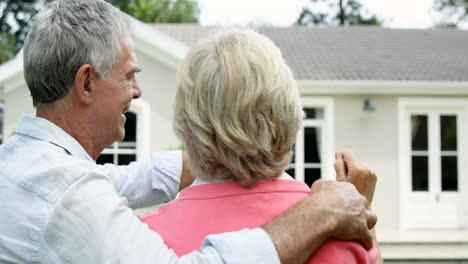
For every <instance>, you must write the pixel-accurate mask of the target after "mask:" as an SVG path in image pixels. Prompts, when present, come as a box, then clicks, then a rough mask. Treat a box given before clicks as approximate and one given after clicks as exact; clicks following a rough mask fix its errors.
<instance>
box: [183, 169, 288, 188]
mask: <svg viewBox="0 0 468 264" xmlns="http://www.w3.org/2000/svg"><path fill="white" fill-rule="evenodd" d="M276 179H277V180H294V178H293V177H291V176H289V175H288V174H287V173H286V172H283V173H282V174H281V175H280V176H279V177H278V178H276ZM230 181H233V180H232V179H217V178H213V179H202V178H200V177H196V178H195V180H194V181H193V183H192V186H196V185H203V184H210V183H220V182H230Z"/></svg>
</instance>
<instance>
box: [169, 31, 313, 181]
mask: <svg viewBox="0 0 468 264" xmlns="http://www.w3.org/2000/svg"><path fill="white" fill-rule="evenodd" d="M303 115H304V114H303V111H302V105H301V102H300V96H299V92H298V89H297V87H296V82H295V80H294V78H293V75H292V73H291V70H290V69H289V67H288V66H287V65H286V63H285V62H284V59H283V57H282V55H281V52H280V50H279V49H278V48H277V47H276V46H275V45H274V44H273V42H272V41H271V40H270V39H268V38H267V37H265V36H263V35H261V34H259V33H256V32H254V31H250V30H226V31H223V32H218V33H217V34H215V35H214V36H213V37H211V38H209V39H207V40H205V41H203V42H201V43H199V44H198V45H196V46H195V47H193V48H192V49H191V50H190V51H189V52H188V54H187V56H186V57H185V59H184V62H183V64H182V66H181V69H180V70H179V71H178V73H177V95H176V100H175V119H174V130H175V132H176V134H177V136H178V137H179V139H180V140H181V141H182V143H184V144H185V145H186V148H187V153H188V155H189V167H190V169H191V170H192V172H193V173H194V174H195V175H196V176H198V177H202V178H203V177H204V178H207V177H223V178H232V179H234V180H236V181H238V182H240V183H241V184H242V185H243V186H252V185H254V184H255V183H256V181H257V180H259V179H271V178H275V177H278V176H279V175H280V174H281V173H282V171H283V170H284V169H285V168H286V166H287V165H288V163H289V162H290V160H291V155H292V146H293V144H294V142H295V139H296V135H297V132H298V129H299V128H300V126H301V122H302V118H303Z"/></svg>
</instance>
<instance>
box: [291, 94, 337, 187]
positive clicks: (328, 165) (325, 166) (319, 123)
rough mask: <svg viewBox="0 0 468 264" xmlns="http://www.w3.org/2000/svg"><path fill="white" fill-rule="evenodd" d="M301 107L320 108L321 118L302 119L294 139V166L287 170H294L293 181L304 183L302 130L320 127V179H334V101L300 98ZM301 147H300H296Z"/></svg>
mask: <svg viewBox="0 0 468 264" xmlns="http://www.w3.org/2000/svg"><path fill="white" fill-rule="evenodd" d="M301 101H302V107H303V109H305V108H322V109H323V118H322V119H321V120H317V119H309V120H307V119H304V121H303V124H302V126H301V128H300V129H299V131H298V135H297V138H296V143H295V144H296V147H295V148H294V149H295V150H294V151H295V152H294V155H295V160H294V166H293V167H288V168H294V174H295V179H296V180H297V181H301V182H305V175H304V172H305V168H306V166H305V160H304V143H305V142H304V128H306V127H320V128H321V134H322V139H323V142H322V145H321V151H322V153H321V166H320V169H321V171H320V175H321V179H327V180H330V179H336V174H335V173H334V169H333V162H334V155H333V153H334V151H333V149H334V135H335V134H334V125H333V120H334V101H333V98H332V97H316V96H313V97H309V96H302V97H301ZM297 146H301V147H297Z"/></svg>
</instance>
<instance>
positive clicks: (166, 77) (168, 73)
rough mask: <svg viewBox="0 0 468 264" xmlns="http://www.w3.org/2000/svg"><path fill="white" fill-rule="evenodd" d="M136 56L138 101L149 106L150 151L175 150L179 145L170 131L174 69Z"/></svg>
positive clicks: (141, 56)
mask: <svg viewBox="0 0 468 264" xmlns="http://www.w3.org/2000/svg"><path fill="white" fill-rule="evenodd" d="M137 57H138V61H139V63H140V66H141V67H142V69H143V70H142V72H141V73H138V74H137V80H138V82H139V83H140V86H141V87H142V91H143V95H142V97H141V99H143V100H144V101H146V102H147V103H149V105H150V108H151V114H150V126H149V127H150V131H149V135H150V136H149V138H150V142H149V144H150V146H151V147H150V150H151V151H164V150H168V149H175V148H177V147H178V146H179V141H178V140H177V138H176V137H175V135H174V133H173V130H172V119H173V110H172V104H173V102H174V97H175V91H176V90H175V73H176V70H175V69H173V68H171V67H169V66H166V65H164V64H161V63H160V62H158V61H155V60H153V59H151V58H148V57H147V56H145V55H144V54H141V53H139V52H137Z"/></svg>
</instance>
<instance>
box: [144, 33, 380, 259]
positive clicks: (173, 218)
mask: <svg viewBox="0 0 468 264" xmlns="http://www.w3.org/2000/svg"><path fill="white" fill-rule="evenodd" d="M302 119H303V111H302V106H301V102H300V97H299V93H298V89H297V87H296V83H295V80H294V78H293V75H292V73H291V71H290V69H289V67H288V66H287V65H286V63H285V62H284V60H283V58H282V56H281V52H280V50H279V49H278V48H277V47H276V46H275V45H274V44H273V42H272V41H271V40H270V39H268V38H266V37H265V36H262V35H260V34H258V33H255V32H253V31H240V30H233V31H226V32H221V33H218V34H217V35H215V36H214V37H212V38H210V39H208V40H206V41H204V42H202V43H200V44H198V45H197V46H195V47H194V48H193V49H191V50H190V52H189V53H188V55H187V56H186V58H185V61H184V63H183V65H182V68H181V69H180V71H179V72H178V76H177V95H176V101H175V120H174V129H175V131H176V134H177V136H178V137H179V139H180V140H181V141H182V142H183V143H184V144H185V146H186V147H187V154H188V156H189V167H190V169H191V171H192V174H193V175H194V176H195V177H196V179H195V182H194V183H193V185H192V186H191V187H189V188H187V189H185V190H184V191H182V192H181V193H180V196H179V198H178V199H177V200H175V201H173V202H171V203H169V204H166V205H164V206H161V207H160V208H159V210H158V211H157V212H154V213H151V214H149V215H147V216H145V217H143V218H142V221H144V222H146V223H147V224H148V225H149V227H150V228H151V229H153V230H156V231H157V232H158V233H159V234H160V235H161V236H162V237H163V238H164V241H165V242H166V244H167V245H168V246H169V247H170V248H173V249H174V251H175V252H176V254H178V255H184V254H186V253H189V252H191V251H193V250H197V249H199V248H200V246H201V243H202V242H203V239H204V238H205V237H206V236H207V235H209V234H215V233H222V232H227V231H235V230H240V229H243V228H254V227H258V226H261V225H263V224H264V223H266V222H267V221H269V220H271V219H272V218H274V217H275V216H278V215H279V214H281V213H282V212H283V211H285V210H286V209H288V208H289V207H291V206H292V205H294V204H295V203H296V202H298V201H300V200H302V199H304V198H305V197H307V196H308V194H309V192H310V188H309V187H308V186H307V185H305V184H304V183H301V182H298V181H295V180H294V179H293V178H291V177H290V176H289V175H287V174H286V173H285V172H284V170H285V168H286V167H287V166H288V163H289V162H290V160H291V155H292V146H293V144H294V142H295V139H296V134H297V132H298V130H299V128H300V127H301V122H302ZM239 254H242V253H241V252H239ZM377 256H378V252H377V250H376V249H375V248H374V249H371V250H370V251H367V250H365V249H364V247H363V246H361V245H360V244H359V243H357V242H345V241H338V240H328V241H327V242H325V243H324V245H323V246H322V248H321V249H320V250H318V252H317V253H316V254H315V255H314V256H312V258H311V259H310V262H316V263H324V262H323V261H324V260H326V261H325V262H326V263H374V262H375V261H376V259H377ZM246 257H248V256H246Z"/></svg>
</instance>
